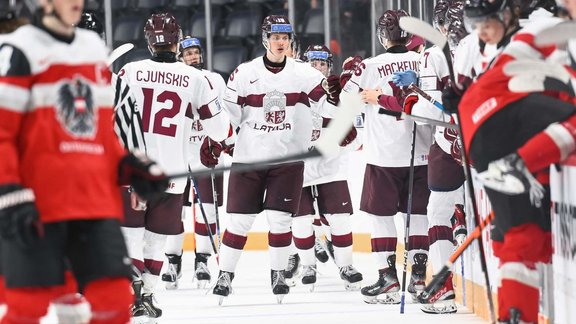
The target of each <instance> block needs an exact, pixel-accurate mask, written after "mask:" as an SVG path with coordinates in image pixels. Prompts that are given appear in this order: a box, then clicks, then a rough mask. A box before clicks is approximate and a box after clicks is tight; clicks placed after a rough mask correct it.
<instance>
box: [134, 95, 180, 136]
mask: <svg viewBox="0 0 576 324" xmlns="http://www.w3.org/2000/svg"><path fill="white" fill-rule="evenodd" d="M142 93H143V94H144V107H143V108H144V111H143V115H142V124H143V125H142V129H143V130H144V132H147V133H148V132H150V119H151V118H150V117H151V114H152V104H153V103H154V100H155V102H160V103H166V102H167V101H169V102H170V103H172V105H171V106H168V107H167V108H162V109H160V110H159V111H158V112H157V113H156V114H154V116H153V118H152V120H153V121H154V122H153V123H154V125H153V126H152V133H154V134H160V135H165V136H171V137H175V136H176V127H177V125H176V124H168V125H167V126H164V125H163V121H164V119H170V118H174V116H176V115H178V113H179V112H180V107H181V105H182V99H180V96H179V95H178V94H177V93H176V92H173V91H168V90H165V91H162V92H161V93H160V94H159V95H158V96H157V97H154V89H150V88H142Z"/></svg>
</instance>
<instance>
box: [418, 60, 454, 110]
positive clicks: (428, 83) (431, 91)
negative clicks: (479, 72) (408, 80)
mask: <svg viewBox="0 0 576 324" xmlns="http://www.w3.org/2000/svg"><path fill="white" fill-rule="evenodd" d="M448 80H449V71H448V65H447V63H446V60H445V59H444V56H443V55H442V54H441V53H440V52H439V51H430V50H427V51H426V52H424V55H422V57H421V59H420V75H419V78H418V83H417V86H418V87H419V88H420V89H421V90H422V91H424V92H426V94H428V95H429V96H430V97H432V98H433V99H435V100H436V101H438V102H440V103H441V102H442V90H443V89H444V88H445V87H446V86H447V85H448ZM417 99H418V100H417V101H416V102H415V103H414V105H413V107H412V113H413V114H415V115H418V116H424V117H427V118H431V119H436V120H444V121H446V120H448V119H450V117H449V116H445V114H444V113H443V112H442V111H441V110H440V109H438V108H437V107H436V106H434V105H433V104H432V103H431V102H430V101H428V100H426V99H424V98H422V97H421V96H419V95H418V96H417Z"/></svg>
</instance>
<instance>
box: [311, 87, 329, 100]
mask: <svg viewBox="0 0 576 324" xmlns="http://www.w3.org/2000/svg"><path fill="white" fill-rule="evenodd" d="M325 94H326V92H324V88H322V84H321V83H319V84H318V85H317V86H316V87H315V88H314V89H312V91H310V93H309V94H308V97H309V98H310V99H312V100H313V101H315V102H318V101H319V100H320V98H322V97H323V96H324V95H325Z"/></svg>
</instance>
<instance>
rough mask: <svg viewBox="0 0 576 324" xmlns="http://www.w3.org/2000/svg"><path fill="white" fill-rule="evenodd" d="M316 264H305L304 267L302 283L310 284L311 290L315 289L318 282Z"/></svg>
mask: <svg viewBox="0 0 576 324" xmlns="http://www.w3.org/2000/svg"><path fill="white" fill-rule="evenodd" d="M317 272H318V271H317V270H316V265H305V266H304V268H303V269H302V284H303V285H305V286H309V288H310V292H313V291H314V284H315V283H316V273H317Z"/></svg>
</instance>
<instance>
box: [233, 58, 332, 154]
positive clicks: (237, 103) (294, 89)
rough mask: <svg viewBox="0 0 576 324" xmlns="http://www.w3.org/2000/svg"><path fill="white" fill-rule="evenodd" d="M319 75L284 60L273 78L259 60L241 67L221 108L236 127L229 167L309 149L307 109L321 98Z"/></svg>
mask: <svg viewBox="0 0 576 324" xmlns="http://www.w3.org/2000/svg"><path fill="white" fill-rule="evenodd" d="M323 79H324V76H323V75H322V73H320V72H319V71H318V70H316V69H314V68H313V67H311V66H310V64H307V63H303V62H297V61H295V60H294V59H292V58H287V59H286V66H285V67H284V69H282V71H280V72H278V73H276V74H274V73H272V72H270V71H269V70H268V69H266V67H265V66H264V60H263V58H262V57H258V58H255V59H254V60H252V61H250V62H246V63H243V64H241V65H240V66H239V67H238V68H237V69H236V70H235V71H234V73H233V74H232V75H231V76H230V80H229V81H228V85H227V89H226V94H225V98H224V102H225V104H226V108H227V110H228V111H229V112H230V115H231V121H232V125H234V126H235V127H240V132H239V133H238V140H237V142H236V147H235V149H234V157H233V161H234V162H236V163H249V162H254V161H262V160H267V159H273V158H280V157H284V156H288V155H293V154H298V153H303V152H305V151H306V150H308V148H309V147H310V138H311V136H312V117H311V112H310V107H311V105H313V104H316V103H317V102H318V101H319V100H320V99H321V98H322V97H323V96H324V95H325V93H324V90H323V89H322V86H321V82H322V80H323Z"/></svg>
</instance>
